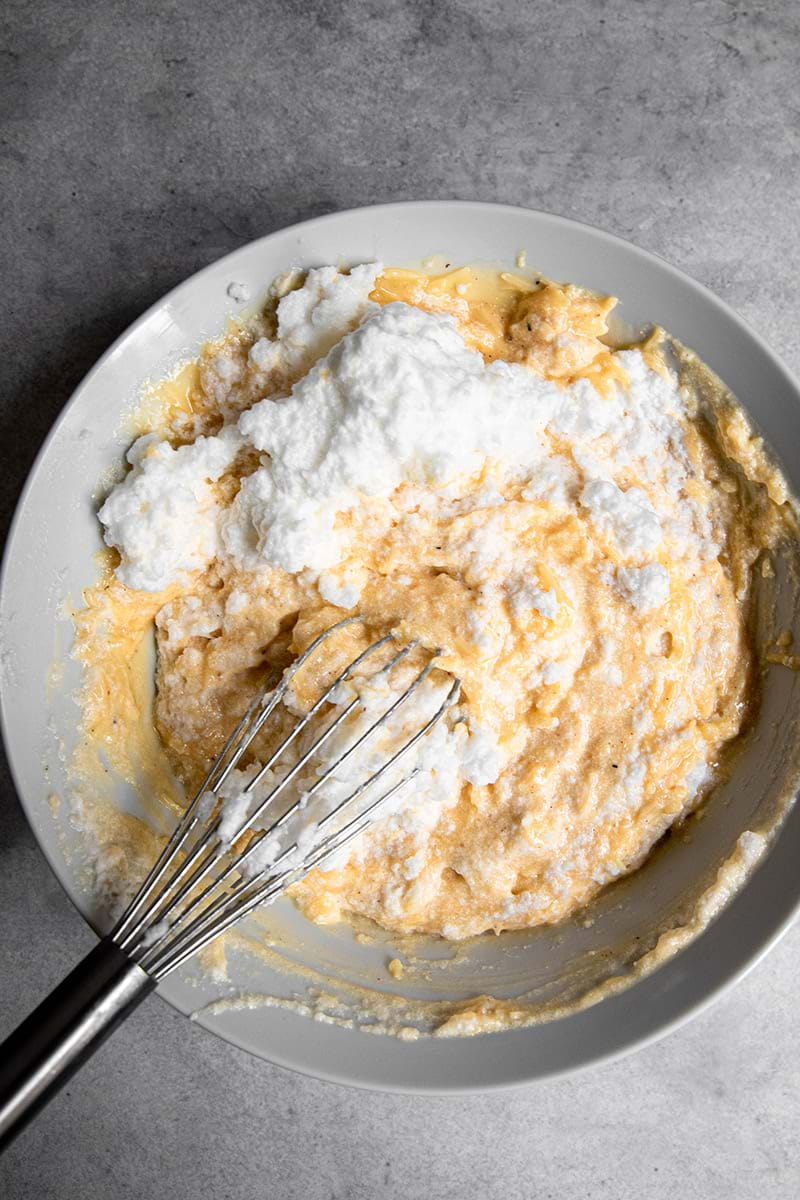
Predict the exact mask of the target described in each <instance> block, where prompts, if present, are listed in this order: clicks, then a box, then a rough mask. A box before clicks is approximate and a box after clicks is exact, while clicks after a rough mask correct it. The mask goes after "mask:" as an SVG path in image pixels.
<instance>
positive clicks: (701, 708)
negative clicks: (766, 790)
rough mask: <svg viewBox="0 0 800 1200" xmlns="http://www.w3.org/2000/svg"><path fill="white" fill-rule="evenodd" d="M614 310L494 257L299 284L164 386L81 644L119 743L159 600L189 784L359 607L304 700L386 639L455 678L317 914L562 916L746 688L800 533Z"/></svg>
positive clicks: (482, 919)
mask: <svg viewBox="0 0 800 1200" xmlns="http://www.w3.org/2000/svg"><path fill="white" fill-rule="evenodd" d="M613 305H614V301H613V300H612V299H610V298H606V297H601V296H597V295H595V294H593V293H590V292H587V291H585V290H583V289H580V288H578V287H575V286H572V285H561V284H556V283H553V282H551V281H549V280H545V279H537V278H536V277H535V276H531V277H530V278H526V277H523V276H521V275H509V274H507V273H503V272H499V271H489V270H481V269H475V268H460V269H458V270H447V271H445V272H443V273H439V274H431V273H425V272H421V271H411V270H400V269H397V268H386V269H384V268H383V267H382V266H381V265H380V264H376V263H372V264H365V265H361V266H358V267H354V268H353V269H351V270H350V271H349V272H341V271H338V270H336V269H335V268H333V267H323V268H321V269H318V270H312V271H310V272H308V274H307V275H306V276H305V278H303V277H302V276H299V277H297V278H294V277H292V278H289V279H286V280H284V281H283V283H282V285H280V286H279V287H277V288H275V289H274V290H273V294H272V298H271V301H270V303H269V304H268V305H267V306H266V308H265V309H264V311H262V312H260V313H259V314H257V315H256V316H254V317H252V318H250V319H249V320H247V321H246V322H244V323H243V324H242V325H241V326H238V327H236V328H235V329H234V330H232V332H230V333H229V334H228V336H227V337H226V338H224V339H223V340H222V341H220V342H219V343H217V344H215V345H213V346H210V347H208V348H207V349H206V350H205V351H204V353H203V354H202V356H201V357H200V359H199V360H198V361H197V362H195V363H193V364H190V366H189V367H187V368H185V370H184V371H183V372H182V373H181V374H180V375H179V376H177V377H176V379H175V380H173V381H171V382H170V383H169V384H167V385H165V386H164V387H163V388H162V389H161V391H160V393H159V395H160V403H159V404H158V405H155V406H151V409H150V424H151V431H150V432H148V433H146V434H145V435H144V436H142V437H140V438H139V439H138V440H137V441H136V442H135V443H134V445H133V447H132V448H131V450H130V452H129V455H128V460H129V463H130V470H129V472H128V474H127V476H126V477H125V478H124V480H123V481H122V482H120V483H119V484H118V485H117V486H116V487H115V488H114V489H113V490H112V491H111V493H110V494H109V496H108V498H107V499H106V500H105V503H104V504H103V506H102V508H101V509H100V520H101V522H102V523H103V526H104V531H105V538H106V541H107V543H108V545H109V546H110V547H113V549H114V551H115V552H116V555H115V558H114V562H113V564H112V565H111V566H110V568H109V571H108V573H107V575H106V577H105V578H104V580H103V581H102V582H101V583H100V584H99V585H98V586H97V587H96V588H95V589H93V590H92V591H90V592H88V593H87V596H86V600H87V607H86V609H85V610H84V611H83V613H82V614H80V616H79V618H78V625H79V653H80V654H81V656H82V657H83V659H84V661H85V663H86V666H87V678H88V680H89V687H88V689H87V700H86V708H87V714H86V720H87V727H88V728H89V730H90V731H91V733H92V736H93V737H95V738H97V739H100V740H101V741H102V742H103V743H104V745H105V746H106V750H107V753H108V754H109V756H110V758H111V760H112V762H113V759H114V753H115V750H114V747H115V745H119V744H120V742H121V740H124V738H125V737H126V736H128V735H129V733H130V730H131V729H132V728H133V724H134V721H135V717H136V714H137V706H139V707H140V700H139V699H138V698H137V695H138V694H137V691H136V687H137V685H136V683H135V675H136V670H137V668H136V666H135V663H134V659H135V652H136V651H137V649H138V648H139V647H141V645H142V644H143V643H144V640H145V639H146V637H147V635H148V631H149V630H150V629H152V625H153V622H155V629H156V642H157V660H156V700H155V724H156V728H157V732H158V735H159V737H160V740H161V743H162V744H163V748H164V750H165V752H166V755H167V756H168V759H169V763H170V764H171V767H172V769H173V771H174V772H175V774H176V775H177V777H178V778H179V779H180V780H181V782H182V783H183V784H184V785H185V788H186V791H187V793H191V792H193V790H194V789H195V787H197V786H198V784H199V783H200V780H201V779H202V777H203V775H204V774H205V771H206V769H207V767H208V765H209V763H210V761H211V760H212V759H213V757H214V756H215V755H216V754H217V753H218V752H219V750H220V749H221V747H222V745H223V742H224V740H225V738H226V737H227V735H228V733H229V732H230V730H231V729H232V728H233V726H234V724H235V723H236V721H237V720H238V719H239V717H240V716H241V714H242V713H243V711H244V709H245V708H246V706H247V704H248V703H249V701H250V700H251V699H252V696H253V695H254V692H255V691H256V689H257V688H258V687H259V686H260V683H261V681H262V680H263V679H264V676H265V673H266V672H268V671H274V672H275V673H276V674H278V673H279V672H280V671H281V669H282V668H283V667H284V666H285V665H286V664H287V663H288V662H289V661H291V660H292V659H293V658H294V657H296V655H297V653H298V652H299V651H301V650H302V649H303V648H304V647H306V646H307V645H308V644H309V643H310V642H311V641H312V640H313V638H314V637H316V635H317V634H318V633H319V632H320V631H321V630H323V629H325V628H326V627H327V626H329V625H332V624H334V623H335V622H336V621H338V620H341V618H342V617H343V616H345V615H347V614H348V613H351V612H352V613H359V614H360V615H361V616H362V618H363V621H364V624H363V625H353V626H352V627H350V628H349V629H348V631H347V633H346V636H344V637H343V639H342V640H341V642H339V643H337V648H332V649H331V650H330V651H329V652H328V655H327V657H326V659H325V660H324V661H323V662H322V664H321V665H320V666H319V667H318V669H316V670H315V671H314V672H311V673H306V674H304V675H302V676H299V677H298V681H297V684H296V686H294V688H293V690H292V693H291V697H290V708H291V710H293V711H294V712H302V711H305V710H307V709H308V708H309V707H310V705H311V704H312V703H313V702H314V700H315V699H316V697H317V696H318V695H319V693H320V691H321V688H322V686H323V685H324V683H325V681H326V680H328V679H330V678H332V677H333V675H334V674H335V673H336V672H337V671H338V670H340V669H341V667H342V666H343V665H344V663H345V662H346V661H348V660H349V659H350V658H352V657H353V656H354V654H355V653H357V652H358V650H359V649H360V648H363V647H365V646H367V645H368V644H369V643H370V642H371V641H374V640H375V639H376V637H379V636H381V635H383V634H385V633H387V632H388V631H389V630H392V629H396V630H397V631H398V636H399V637H400V638H401V639H403V640H406V641H410V640H415V641H418V642H419V643H420V644H421V646H422V647H424V648H425V649H426V650H427V651H428V652H429V653H430V652H433V651H435V650H437V649H439V650H440V655H439V658H438V659H437V663H438V665H439V666H441V667H442V669H443V670H444V671H446V672H449V673H451V674H452V675H456V676H458V677H460V678H461V680H462V681H463V686H462V692H461V697H460V702H459V704H458V706H457V707H455V708H454V709H453V710H451V711H450V712H449V713H448V714H447V716H446V717H445V718H444V719H443V721H442V722H440V724H439V725H438V726H436V728H435V729H434V730H433V731H432V732H431V734H430V736H429V737H428V738H426V739H425V740H424V741H423V743H422V744H421V746H420V749H419V753H418V756H417V763H416V765H417V766H418V767H419V768H420V773H419V775H418V776H417V778H416V779H415V781H414V787H413V788H412V789H409V790H408V791H407V793H406V794H404V796H403V800H402V803H401V804H400V805H399V806H398V807H397V808H396V809H395V810H394V811H392V812H391V813H390V814H389V815H387V816H386V817H385V818H383V819H381V820H379V821H378V822H377V823H376V824H375V825H374V826H373V827H372V828H371V829H370V830H369V831H368V832H367V833H366V834H365V835H363V837H362V838H361V839H360V840H359V841H358V842H357V843H356V844H355V845H354V846H353V847H348V848H347V852H346V853H345V854H344V855H343V857H342V858H341V861H338V862H337V863H336V864H335V867H334V868H333V869H330V870H326V871H324V872H321V871H315V872H312V874H311V875H309V876H308V877H307V878H306V879H305V880H303V881H302V882H301V883H300V884H298V885H296V886H295V888H294V890H293V895H294V897H295V899H296V901H297V902H298V903H299V904H300V905H301V907H302V908H303V910H304V911H305V913H306V914H307V915H308V916H309V917H310V918H311V919H312V920H314V921H317V922H321V923H330V922H336V921H339V920H342V919H343V918H345V917H346V916H347V914H350V913H352V914H360V915H363V916H366V917H369V918H371V919H372V920H374V921H376V922H377V923H378V924H380V925H381V926H383V927H384V928H386V929H388V930H394V931H400V932H407V933H412V932H419V933H432V934H439V935H441V936H443V937H445V938H450V939H462V938H466V937H469V936H471V935H474V934H479V933H482V932H484V931H486V930H495V931H498V932H499V931H501V930H505V929H518V928H525V927H530V926H535V925H539V924H548V923H554V922H558V921H561V920H563V919H564V918H566V917H568V916H570V914H572V913H574V912H576V910H578V909H579V908H581V907H582V906H583V905H585V904H586V903H587V902H588V901H589V900H591V898H592V897H593V896H594V895H595V894H596V893H597V892H598V891H599V890H600V889H601V888H603V887H604V886H605V885H606V884H608V883H609V882H611V881H612V880H614V879H616V878H618V877H619V876H621V875H624V874H626V873H627V872H630V871H633V870H634V869H635V868H636V867H637V866H639V865H640V864H641V863H642V862H643V860H644V859H645V858H646V856H647V855H648V853H649V851H650V850H651V848H652V847H653V846H654V844H655V843H656V842H657V841H658V840H659V838H661V837H662V835H663V834H664V833H665V832H666V831H667V830H668V829H669V828H670V827H671V826H672V825H673V824H674V823H675V822H676V821H678V820H680V819H681V818H682V817H683V816H685V815H686V814H687V813H688V812H690V811H692V809H693V808H695V807H696V806H697V804H698V803H699V802H700V800H701V799H702V797H703V795H704V794H705V793H706V792H707V790H708V789H709V787H710V786H711V785H712V784H713V782H714V779H715V775H716V773H717V772H718V770H719V769H720V765H721V764H722V763H723V762H724V758H725V755H726V753H727V751H728V749H729V748H730V746H731V744H732V742H733V740H734V739H736V737H737V735H738V734H739V733H740V732H741V731H742V729H743V727H744V726H745V724H746V722H747V720H748V717H749V715H750V713H751V710H752V706H753V705H754V704H755V703H756V702H757V687H756V686H755V684H756V674H757V666H758V662H757V654H756V651H755V648H754V646H753V645H752V644H751V638H750V636H749V633H748V628H749V625H748V622H749V612H750V603H751V578H752V573H753V568H754V566H755V564H756V561H757V560H758V559H759V556H761V555H762V554H763V553H764V552H765V551H767V550H768V549H769V548H770V547H772V546H774V545H777V543H778V541H779V540H780V539H781V538H782V537H784V536H785V534H786V530H787V521H788V519H789V518H788V514H789V511H790V509H789V505H788V503H787V495H786V491H785V486H784V483H783V480H782V477H781V476H780V475H779V473H778V472H777V471H776V470H775V469H773V468H770V467H769V466H768V464H767V463H766V460H765V459H764V456H763V454H762V452H761V449H760V444H759V443H758V442H757V441H755V440H754V439H753V438H752V436H751V433H750V430H749V427H748V426H747V424H746V421H745V419H744V417H743V416H742V414H741V411H740V410H739V409H738V408H735V407H732V406H730V405H727V406H726V405H722V404H721V405H720V406H719V407H718V408H717V409H715V410H714V411H711V410H707V409H705V408H703V407H702V406H700V405H699V402H698V398H697V395H696V393H695V391H694V390H693V389H692V388H691V387H689V386H687V384H686V381H685V377H684V376H683V375H682V374H681V373H680V372H679V371H678V370H676V368H675V366H674V365H673V364H672V363H671V361H670V360H669V357H668V355H667V353H666V352H665V351H662V343H661V342H660V341H659V339H658V337H657V336H655V335H654V336H652V337H650V338H649V339H648V340H647V341H645V342H643V343H641V344H638V345H633V346H630V347H628V348H615V347H614V346H612V345H611V343H610V340H609V338H608V336H607V334H608V325H607V322H608V317H609V314H610V312H611V309H612V308H613ZM352 686H353V687H354V688H356V687H358V686H359V685H358V681H356V683H355V684H353V685H352ZM430 686H431V688H435V687H436V686H437V685H436V684H435V683H433V682H432V683H431V685H430ZM352 694H354V693H352ZM109 695H111V696H113V704H111V705H109ZM348 696H349V694H348V695H343V696H342V697H341V698H340V702H341V703H346V702H347V699H348ZM423 699H424V697H423ZM112 708H113V712H114V716H113V725H112V718H111V709H112ZM285 718H286V721H287V722H288V721H289V720H290V719H291V712H289V711H287V712H286V714H285ZM409 719H411V718H409ZM126 731H127V733H126ZM250 777H252V776H251V775H248V773H247V770H245V771H242V772H237V773H235V775H234V778H233V780H232V782H231V784H230V787H229V789H228V793H229V794H228V796H227V803H228V804H229V805H230V806H231V811H236V807H235V806H236V805H237V802H238V801H239V798H240V796H241V789H242V786H243V784H244V783H245V782H246V781H247V779H249V778H250ZM339 783H340V784H341V786H342V787H343V788H344V787H345V786H346V785H347V783H348V779H347V777H346V775H345V776H343V777H342V779H341V780H340V781H339Z"/></svg>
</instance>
